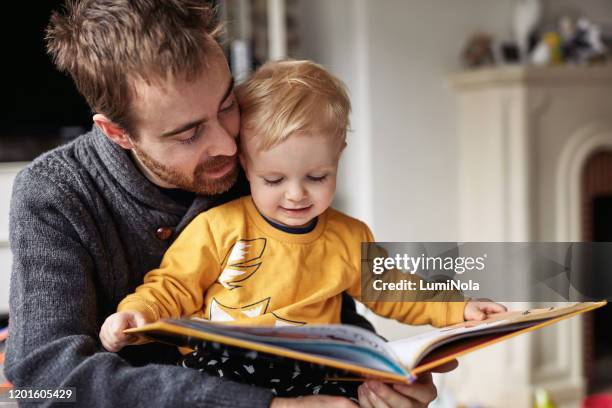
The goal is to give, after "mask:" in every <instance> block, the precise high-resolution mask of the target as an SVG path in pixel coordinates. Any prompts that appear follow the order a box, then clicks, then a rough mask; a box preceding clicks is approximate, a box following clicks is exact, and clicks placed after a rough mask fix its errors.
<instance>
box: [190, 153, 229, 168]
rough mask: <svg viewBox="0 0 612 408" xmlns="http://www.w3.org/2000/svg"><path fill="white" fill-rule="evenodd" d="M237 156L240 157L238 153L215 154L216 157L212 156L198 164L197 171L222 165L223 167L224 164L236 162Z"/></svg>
mask: <svg viewBox="0 0 612 408" xmlns="http://www.w3.org/2000/svg"><path fill="white" fill-rule="evenodd" d="M237 157H238V154H235V155H233V156H215V157H212V158H210V159H208V160H206V161H205V162H203V163H200V164H199V165H198V168H197V170H196V171H199V172H205V171H208V170H214V169H218V168H220V167H223V166H225V165H227V164H228V163H235V162H236V159H237Z"/></svg>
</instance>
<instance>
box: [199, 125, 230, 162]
mask: <svg viewBox="0 0 612 408" xmlns="http://www.w3.org/2000/svg"><path fill="white" fill-rule="evenodd" d="M204 137H208V147H207V151H206V153H207V155H208V156H210V157H214V156H233V155H235V154H236V152H237V151H238V146H237V145H236V137H235V135H231V134H230V133H229V132H228V131H227V130H226V129H225V128H224V127H223V126H222V125H221V123H219V122H218V121H216V122H213V123H210V125H209V131H208V135H205V136H204Z"/></svg>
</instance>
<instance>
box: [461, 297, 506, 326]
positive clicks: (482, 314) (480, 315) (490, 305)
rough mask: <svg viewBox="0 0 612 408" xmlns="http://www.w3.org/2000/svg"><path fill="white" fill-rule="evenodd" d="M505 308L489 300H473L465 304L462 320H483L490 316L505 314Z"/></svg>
mask: <svg viewBox="0 0 612 408" xmlns="http://www.w3.org/2000/svg"><path fill="white" fill-rule="evenodd" d="M506 310H508V309H506V306H504V305H500V304H499V303H495V302H492V301H490V300H489V299H474V300H470V301H469V302H467V304H466V305H465V309H464V310H463V318H464V319H465V320H466V321H468V320H484V319H486V318H487V316H488V315H490V314H495V313H501V312H505V311H506Z"/></svg>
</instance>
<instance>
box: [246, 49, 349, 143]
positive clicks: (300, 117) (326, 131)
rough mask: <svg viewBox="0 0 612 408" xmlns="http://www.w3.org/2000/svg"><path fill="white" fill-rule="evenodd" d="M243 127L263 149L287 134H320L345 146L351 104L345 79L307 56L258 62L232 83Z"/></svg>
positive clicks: (279, 141)
mask: <svg viewBox="0 0 612 408" xmlns="http://www.w3.org/2000/svg"><path fill="white" fill-rule="evenodd" d="M236 96H237V98H238V103H239V105H240V111H241V121H242V129H248V130H249V132H252V134H253V135H256V137H257V141H256V145H257V147H258V148H259V149H262V150H267V149H270V148H272V147H274V146H276V145H278V144H279V143H281V142H283V141H284V140H286V139H287V138H288V137H289V136H291V135H297V134H307V135H321V136H328V137H330V138H333V139H334V141H336V142H337V143H338V145H340V146H342V145H344V141H345V139H346V132H347V129H348V126H349V113H350V111H351V103H350V100H349V98H348V95H347V93H346V90H345V87H344V84H343V83H342V82H341V81H340V80H339V79H338V78H336V77H334V76H333V75H332V74H330V73H329V72H328V71H327V70H326V69H325V68H323V67H322V66H321V65H318V64H315V63H314V62H312V61H305V60H304V61H296V60H284V61H275V62H268V63H266V64H264V65H262V66H261V67H260V68H259V69H258V70H257V72H255V74H253V76H252V77H251V78H250V79H248V80H247V81H246V82H244V83H242V84H240V85H239V86H238V87H236Z"/></svg>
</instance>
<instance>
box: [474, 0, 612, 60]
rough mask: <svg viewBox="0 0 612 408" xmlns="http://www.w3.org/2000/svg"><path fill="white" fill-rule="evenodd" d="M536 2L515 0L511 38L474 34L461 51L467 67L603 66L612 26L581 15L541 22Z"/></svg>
mask: <svg viewBox="0 0 612 408" xmlns="http://www.w3.org/2000/svg"><path fill="white" fill-rule="evenodd" d="M541 17H542V8H541V5H540V1H539V0H518V1H517V4H516V8H515V11H514V16H513V28H514V39H513V40H508V39H499V38H494V37H493V36H492V35H490V34H484V33H480V32H478V33H475V34H473V35H472V36H470V37H469V39H468V41H467V43H466V46H465V47H464V49H463V54H462V62H463V64H464V65H465V66H467V67H470V68H476V67H482V66H486V65H493V64H495V65H502V64H516V63H522V64H526V65H527V64H533V65H538V66H545V65H561V64H571V65H595V64H602V63H606V62H608V60H609V55H610V50H611V49H612V26H606V25H605V24H603V25H602V24H599V23H595V22H593V21H592V20H590V19H588V18H587V17H585V16H584V15H580V14H576V15H567V14H566V15H562V16H561V17H559V18H558V19H556V20H555V21H554V22H553V21H551V20H548V22H547V23H540V20H541V19H542V18H541Z"/></svg>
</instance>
